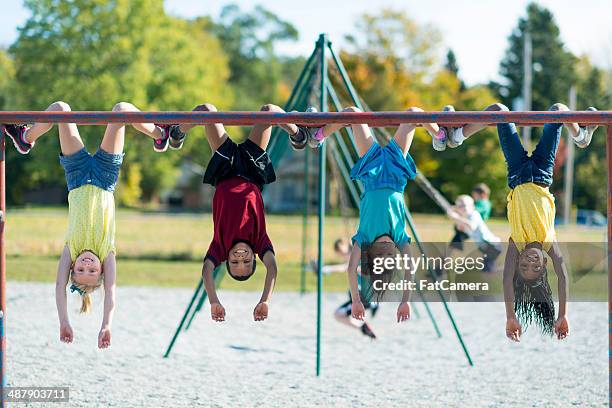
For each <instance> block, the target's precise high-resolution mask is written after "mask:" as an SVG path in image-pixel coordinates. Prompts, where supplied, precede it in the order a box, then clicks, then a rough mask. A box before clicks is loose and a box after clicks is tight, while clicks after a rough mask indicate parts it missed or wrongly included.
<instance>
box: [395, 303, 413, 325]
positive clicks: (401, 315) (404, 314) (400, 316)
mask: <svg viewBox="0 0 612 408" xmlns="http://www.w3.org/2000/svg"><path fill="white" fill-rule="evenodd" d="M408 319H410V304H409V303H408V302H402V303H400V304H399V306H398V307H397V322H398V323H401V322H405V321H406V320H408Z"/></svg>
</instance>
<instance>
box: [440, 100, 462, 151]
mask: <svg viewBox="0 0 612 408" xmlns="http://www.w3.org/2000/svg"><path fill="white" fill-rule="evenodd" d="M443 110H444V112H454V111H455V107H454V106H453V105H446V106H445V107H444V109H443ZM444 130H445V131H446V145H447V146H448V147H450V148H451V149H454V148H456V147H458V146H461V143H463V141H464V140H465V137H463V132H462V131H461V128H456V127H445V128H444Z"/></svg>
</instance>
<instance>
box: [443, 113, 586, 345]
mask: <svg viewBox="0 0 612 408" xmlns="http://www.w3.org/2000/svg"><path fill="white" fill-rule="evenodd" d="M486 110H489V111H491V110H493V111H500V110H501V111H507V110H508V108H507V107H505V106H504V105H501V104H494V105H491V106H489V107H488V108H486ZM550 110H552V111H567V110H569V109H568V108H567V106H565V105H563V104H560V103H556V104H554V105H553V106H552V107H551V108H550ZM588 110H595V108H588ZM565 126H566V127H567V128H568V130H569V133H570V135H571V137H572V138H573V140H574V143H575V144H576V145H577V146H578V147H581V148H585V147H587V146H588V145H589V144H590V142H591V139H592V137H593V132H594V131H595V130H596V129H597V126H586V127H580V126H579V125H578V124H577V123H566V124H565ZM483 128H484V127H483V126H482V125H476V124H474V125H466V126H463V127H461V128H456V129H448V130H447V134H448V141H447V145H448V146H450V147H457V146H458V145H460V144H461V143H462V142H463V140H465V139H466V138H468V137H470V136H472V135H473V134H474V133H476V132H478V131H479V130H481V129H483ZM562 128H563V124H561V123H549V124H546V125H544V129H543V132H542V137H541V139H540V141H539V142H538V144H537V146H536V147H535V149H534V150H533V153H532V154H531V155H530V156H529V155H528V154H527V152H526V151H525V149H524V147H523V145H522V143H521V140H520V138H519V135H518V132H517V131H516V126H515V125H514V124H513V123H500V124H498V125H497V131H498V134H499V143H500V145H501V148H502V150H503V152H504V156H505V158H506V163H507V166H508V186H509V187H510V193H509V194H508V221H509V223H510V239H509V245H508V252H507V253H506V260H505V263H504V277H503V283H504V285H503V286H504V300H505V305H506V336H507V337H508V338H510V339H511V340H513V341H520V336H521V334H522V327H523V326H528V325H530V324H536V325H537V326H539V327H540V329H541V330H542V332H543V333H544V334H547V335H552V334H553V333H555V334H556V336H557V338H558V339H560V340H561V339H564V338H565V337H567V335H568V334H569V321H568V319H567V296H568V279H567V270H566V266H565V263H564V262H563V257H562V254H561V251H560V250H559V247H558V244H557V237H556V234H555V226H554V225H555V198H554V197H553V195H552V194H551V193H550V191H549V187H550V185H551V184H552V181H553V169H554V164H555V156H556V154H557V148H558V146H559V140H560V137H561V130H562ZM546 254H548V256H549V257H550V258H551V260H552V263H553V266H554V270H555V273H556V274H557V278H558V292H559V313H558V316H557V318H556V320H555V305H554V303H553V298H552V291H551V289H550V286H549V284H548V279H547V275H546V265H547V258H546ZM517 272H518V273H517Z"/></svg>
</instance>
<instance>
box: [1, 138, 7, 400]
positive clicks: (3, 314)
mask: <svg viewBox="0 0 612 408" xmlns="http://www.w3.org/2000/svg"><path fill="white" fill-rule="evenodd" d="M4 147H5V144H4V127H3V126H0V407H2V408H4V406H5V403H4V387H5V386H6V335H5V334H6V332H5V322H6V254H5V248H4V221H5V219H6V203H5V197H6V195H5V191H6V180H5V175H4Z"/></svg>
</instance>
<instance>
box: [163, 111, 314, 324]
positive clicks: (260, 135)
mask: <svg viewBox="0 0 612 408" xmlns="http://www.w3.org/2000/svg"><path fill="white" fill-rule="evenodd" d="M216 110H217V109H216V108H215V107H214V106H213V105H211V104H204V105H199V106H197V107H196V108H195V109H194V111H210V112H215V111H216ZM261 110H262V111H273V112H284V111H283V110H282V109H281V108H279V107H278V106H275V105H264V106H263V107H262V108H261ZM279 126H280V127H281V128H282V129H284V130H285V131H287V132H288V133H289V135H293V137H298V138H302V137H305V136H302V133H304V134H307V133H308V129H306V128H301V127H298V126H296V125H293V124H286V125H285V124H283V125H279ZM193 127H194V125H180V126H175V125H173V129H176V132H175V133H176V137H178V138H180V139H181V140H182V139H183V138H184V134H185V133H187V132H188V131H189V130H190V129H191V128H193ZM204 129H205V131H206V137H207V139H208V143H209V144H210V147H211V149H212V150H213V152H214V153H213V156H212V158H211V159H210V162H209V163H208V166H207V167H206V172H205V174H204V183H206V184H211V185H213V186H215V195H214V197H213V223H214V235H213V240H212V242H211V243H210V246H209V248H208V252H207V253H206V256H205V257H204V264H203V266H202V276H203V279H204V284H205V286H206V292H207V294H208V299H209V301H210V307H211V315H212V319H213V320H215V321H218V322H222V321H224V320H225V309H224V307H223V306H222V305H221V302H220V301H219V298H218V297H217V293H216V290H215V282H214V279H213V272H214V270H215V268H216V267H218V266H219V265H220V264H222V263H224V262H225V265H226V268H227V273H228V274H229V275H230V276H231V277H232V278H234V279H236V280H238V281H245V280H247V279H249V278H250V277H251V276H252V275H253V274H254V273H255V269H256V267H257V262H256V259H255V257H256V255H258V256H259V258H260V259H261V261H262V262H263V264H264V265H265V267H266V269H267V273H266V280H265V284H264V289H263V293H262V295H261V299H260V300H259V302H258V304H257V306H256V307H255V310H254V311H253V318H254V319H255V321H261V320H265V319H266V318H267V317H268V303H269V301H270V297H271V295H272V290H273V289H274V283H275V281H276V273H277V267H276V258H275V256H274V249H273V247H272V242H271V241H270V238H269V237H268V233H267V232H266V218H265V211H264V203H263V199H262V196H261V190H262V188H263V186H264V185H265V184H269V183H272V182H274V181H275V180H276V174H275V173H274V168H273V167H272V162H271V161H270V159H269V157H268V153H267V152H266V150H265V149H266V147H267V146H268V142H269V141H270V136H271V134H272V126H271V125H256V126H254V127H253V128H252V129H251V133H250V134H249V137H248V139H247V140H246V141H244V142H243V143H240V144H236V143H235V142H234V141H232V139H230V138H229V136H228V134H227V132H226V131H225V128H224V127H223V124H220V123H215V124H207V125H204ZM172 134H173V135H174V133H172Z"/></svg>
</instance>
